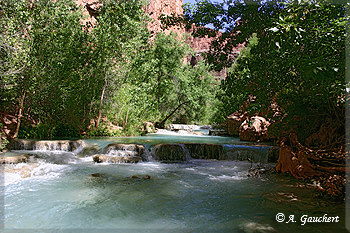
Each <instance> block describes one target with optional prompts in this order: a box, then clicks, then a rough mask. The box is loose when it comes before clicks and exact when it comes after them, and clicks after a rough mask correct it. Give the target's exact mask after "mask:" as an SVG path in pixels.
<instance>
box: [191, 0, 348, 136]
mask: <svg viewBox="0 0 350 233" xmlns="http://www.w3.org/2000/svg"><path fill="white" fill-rule="evenodd" d="M203 9H206V10H209V11H210V12H211V13H205V14H204V12H205V10H203ZM210 9H215V10H210ZM345 10H346V5H345V4H333V2H332V1H318V2H317V3H314V2H313V1H303V2H300V1H298V2H296V1H288V2H282V1H276V2H266V1H254V2H250V1H244V2H243V1H238V0H237V1H227V2H226V3H222V4H212V3H211V2H209V1H207V2H204V3H201V4H199V5H198V6H197V7H196V8H192V9H191V10H190V11H187V15H186V17H187V19H189V20H191V22H195V23H196V22H197V21H198V22H201V24H202V25H206V24H209V23H211V24H213V25H215V26H216V27H217V29H221V30H223V33H222V35H221V36H219V38H218V39H217V40H215V42H214V43H213V47H212V51H211V52H210V53H209V54H208V55H207V60H208V61H209V62H210V63H212V64H214V68H215V69H218V70H220V69H221V68H222V67H230V66H232V68H231V71H230V72H229V75H228V77H227V78H226V80H225V81H224V82H223V83H222V86H221V87H222V91H221V92H220V93H219V98H220V99H221V105H220V111H221V112H220V113H219V117H218V118H220V119H221V120H223V119H224V117H225V116H227V115H228V114H230V113H233V112H234V111H236V110H238V109H239V108H240V106H242V105H243V104H244V103H245V102H246V101H247V100H248V99H249V97H251V96H255V98H256V99H255V101H253V102H251V104H250V105H249V107H248V108H247V109H246V110H247V111H248V113H250V114H256V113H260V114H261V113H266V112H267V110H268V109H269V108H270V106H271V104H273V103H277V104H278V106H279V108H280V110H281V111H282V114H283V115H284V116H285V118H284V120H283V123H280V125H279V132H280V133H281V132H283V130H285V131H288V130H290V129H293V130H295V131H296V132H297V134H298V138H299V139H301V141H303V140H304V139H305V138H306V137H308V136H309V135H311V134H312V133H314V132H316V131H317V130H318V129H319V128H320V125H321V124H323V123H324V122H325V120H326V119H333V121H334V122H338V123H337V126H336V128H335V131H337V132H338V133H339V135H344V120H343V119H344V104H345V79H344V77H345V38H346V33H345V23H346V22H347V20H348V16H346V14H345ZM203 15H204V16H203ZM200 16H202V17H200ZM206 16H208V17H206ZM209 16H210V17H209ZM197 33H198V32H197ZM249 38H250V39H249ZM242 43H246V49H245V50H243V51H242V52H241V54H240V56H239V57H238V59H237V60H236V63H233V62H234V60H233V59H232V56H230V54H232V51H233V49H234V48H235V46H237V45H238V44H242ZM231 64H232V65H231ZM270 113H271V112H270ZM267 117H272V115H267ZM220 119H219V120H220Z"/></svg>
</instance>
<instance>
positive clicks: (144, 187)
mask: <svg viewBox="0 0 350 233" xmlns="http://www.w3.org/2000/svg"><path fill="white" fill-rule="evenodd" d="M21 143H22V144H20V145H21V146H19V147H18V148H14V149H17V150H12V151H10V152H7V153H5V154H2V155H1V156H3V157H5V156H10V157H11V156H13V157H16V156H18V155H19V154H26V156H27V158H28V161H27V162H26V163H18V164H3V165H2V169H3V172H2V176H1V179H2V183H3V185H2V186H1V189H2V190H1V191H2V192H1V195H2V200H3V206H4V208H3V223H4V232H78V231H80V232H141V231H142V232H300V231H303V232H312V233H314V232H345V222H344V221H345V208H344V206H343V204H342V203H336V202H334V203H333V202H330V201H326V200H324V199H322V198H318V197H317V192H316V191H315V188H314V187H313V186H312V185H311V184H307V183H305V182H302V181H298V180H296V179H294V178H292V177H290V176H288V175H281V174H276V173H268V174H264V175H260V176H247V174H248V170H249V169H250V168H251V166H253V167H255V166H257V165H258V163H261V162H262V163H263V165H264V167H266V168H272V167H273V166H274V163H270V162H269V160H271V159H269V156H270V154H271V153H272V152H271V148H272V147H271V146H268V145H261V144H252V143H246V142H240V141H239V139H237V138H230V137H218V136H215V137H214V136H190V135H164V134H163V135H160V134H154V135H149V136H143V137H130V138H104V139H88V140H84V141H79V143H80V144H79V143H78V144H79V145H76V144H74V143H75V142H74V143H73V144H74V146H72V145H73V144H64V143H63V142H59V143H58V142H57V141H56V142H55V141H53V142H52V141H50V142H48V141H47V142H44V143H43V142H36V141H34V142H33V141H29V142H26V143H27V144H26V145H27V147H26V146H24V144H25V143H23V142H21ZM135 143H137V144H138V145H144V147H145V149H144V151H143V152H142V154H143V155H140V154H139V155H140V156H141V157H142V161H140V162H138V163H111V162H102V163H95V162H94V160H93V156H94V155H95V154H103V155H106V154H109V155H113V156H126V155H128V156H129V155H130V154H132V155H134V154H133V153H134V152H135V151H136V150H130V151H131V152H130V151H129V150H127V149H125V148H124V147H123V148H121V149H120V150H118V151H116V150H115V148H116V147H115V146H114V147H113V148H114V149H111V148H112V147H108V145H110V144H114V145H115V144H123V145H129V146H130V144H135ZM28 145H29V146H28ZM54 145H55V146H54ZM58 145H59V146H58ZM159 145H170V147H169V148H170V149H173V148H177V149H176V150H179V153H184V155H185V157H183V158H184V159H180V160H181V161H177V160H178V159H176V158H177V157H176V155H175V157H174V155H172V156H171V157H170V158H164V154H165V156H166V154H168V153H173V152H169V151H168V149H169V148H168V149H166V148H167V146H165V147H164V148H165V149H162V150H161V151H162V152H156V151H157V149H155V148H156V147H157V146H159ZM206 145H214V146H209V147H208V146H206ZM214 147H215V149H212V148H214ZM87 148H90V149H87ZM108 148H109V149H108ZM128 148H129V147H128ZM202 148H207V149H202ZM158 150H160V149H158ZM181 151H182V152H181ZM208 151H210V152H208ZM218 151H219V152H218ZM135 153H136V152H135ZM156 153H161V154H162V155H156ZM206 153H210V154H211V156H212V157H211V158H209V159H208V158H205V157H204V158H202V157H201V156H200V155H203V154H206ZM162 156H163V157H162ZM270 157H271V156H270ZM272 157H273V156H272ZM159 158H163V160H164V161H160V160H159ZM174 158H175V159H174ZM181 158H182V157H181ZM247 158H248V159H250V160H254V161H252V162H254V163H252V162H249V161H240V160H245V159H247ZM172 159H174V161H171V160H172ZM273 160H276V159H275V158H274V159H273ZM278 213H284V214H285V216H286V218H287V219H288V216H289V215H295V222H294V223H288V224H286V223H285V222H283V223H279V222H277V221H276V214H278ZM324 214H327V215H328V216H339V220H340V222H338V223H306V224H305V225H303V226H302V225H301V221H300V218H301V217H302V215H309V216H323V215H324ZM287 219H286V221H287Z"/></svg>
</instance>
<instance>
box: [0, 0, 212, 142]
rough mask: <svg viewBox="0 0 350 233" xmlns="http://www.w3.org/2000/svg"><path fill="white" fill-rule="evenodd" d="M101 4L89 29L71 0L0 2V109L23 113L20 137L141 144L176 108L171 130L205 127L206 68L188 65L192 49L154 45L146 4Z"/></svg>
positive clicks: (170, 42)
mask: <svg viewBox="0 0 350 233" xmlns="http://www.w3.org/2000/svg"><path fill="white" fill-rule="evenodd" d="M102 3H103V6H102V7H101V8H100V9H98V15H97V16H96V17H95V19H96V21H95V23H94V25H92V24H91V23H89V22H88V23H83V22H85V21H84V16H83V13H82V12H83V9H82V8H81V7H78V6H77V5H76V2H75V1H74V0H60V1H51V0H36V1H26V0H19V1H17V0H0V19H1V20H0V55H1V56H0V77H1V79H0V85H1V89H0V90H1V93H0V94H1V95H0V98H1V101H0V107H1V109H4V110H6V111H9V112H15V113H16V114H18V115H20V114H19V113H20V112H22V115H23V121H22V126H21V127H20V132H19V137H23V138H38V139H44V138H63V137H79V136H80V135H81V134H83V133H88V134H89V135H91V136H101V135H107V136H117V135H120V134H126V135H136V134H140V133H141V132H142V128H143V124H144V122H145V121H152V122H156V121H161V120H163V119H164V118H166V117H167V116H169V114H170V113H171V112H172V111H174V109H175V108H176V106H180V107H181V108H179V109H177V110H176V111H175V112H174V113H173V114H170V116H171V119H170V117H169V121H170V120H171V121H175V120H178V121H179V119H185V120H184V121H186V122H189V121H193V120H194V119H195V120H196V121H197V122H199V121H201V120H202V119H206V121H207V120H208V119H209V117H208V116H207V115H208V114H207V113H209V112H210V114H212V112H213V111H212V110H211V111H207V110H205V109H209V108H211V109H213V108H212V107H210V106H209V105H210V103H211V102H212V100H213V98H214V95H215V90H213V89H214V88H212V87H211V85H212V84H211V83H210V81H209V79H210V76H209V74H208V73H207V69H208V68H207V67H206V66H205V65H204V64H198V65H197V66H196V67H193V68H192V67H190V66H188V65H185V64H184V62H183V61H184V58H185V57H186V56H188V54H189V53H190V51H189V48H188V46H185V44H184V43H183V42H180V41H179V39H178V38H177V39H176V38H175V37H174V36H167V35H164V34H159V35H158V36H157V37H156V39H155V41H151V40H150V33H149V31H148V29H147V22H148V20H149V19H148V16H147V15H145V14H144V10H143V6H144V4H145V1H139V0H132V1H130V0H129V1H124V0H105V1H102ZM212 86H213V85H212ZM208 93H209V94H208ZM102 116H107V117H108V121H109V122H113V124H115V125H119V126H122V127H123V128H124V132H122V133H121V132H111V131H110V130H109V129H108V127H107V125H104V123H101V124H100V125H99V123H100V120H101V118H102ZM91 119H97V121H95V122H98V123H97V124H96V125H97V126H96V125H95V126H91V125H90V120H91ZM29 122H30V123H29ZM33 125H35V126H33Z"/></svg>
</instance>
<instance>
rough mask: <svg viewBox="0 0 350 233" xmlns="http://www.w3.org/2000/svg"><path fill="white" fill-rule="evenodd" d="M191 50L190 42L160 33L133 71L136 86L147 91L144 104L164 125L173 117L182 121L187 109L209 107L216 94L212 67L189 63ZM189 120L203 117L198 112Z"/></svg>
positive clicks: (199, 119) (161, 124) (135, 64)
mask: <svg viewBox="0 0 350 233" xmlns="http://www.w3.org/2000/svg"><path fill="white" fill-rule="evenodd" d="M189 53H190V50H189V47H188V45H186V44H184V42H183V41H180V40H179V38H177V37H176V36H175V35H173V34H171V35H166V34H163V33H159V34H158V35H157V36H156V38H155V40H154V43H153V44H152V47H151V48H150V49H149V50H147V51H145V53H144V54H143V56H140V58H139V60H137V61H136V62H135V63H134V66H133V69H132V71H131V73H130V78H131V80H133V83H134V85H136V86H139V87H141V89H142V90H144V91H145V92H146V93H147V94H146V96H147V97H146V98H147V100H145V102H144V103H146V105H144V107H146V108H147V109H148V111H149V110H152V111H154V112H157V115H158V118H157V121H158V126H160V127H164V124H165V122H166V121H167V120H169V119H173V120H176V119H177V120H179V119H180V118H181V116H184V115H185V113H184V110H185V109H186V112H187V114H189V113H190V112H192V111H199V109H200V108H201V107H203V108H208V106H207V103H208V102H210V101H211V100H210V99H211V98H212V96H213V95H214V94H215V90H214V88H215V86H214V85H211V81H210V80H211V77H210V75H209V73H208V72H207V70H208V68H207V67H206V66H205V65H204V64H202V63H199V64H198V65H197V66H195V67H191V66H190V65H189V64H185V61H184V58H185V57H186V56H188V55H189ZM191 109H192V110H191ZM202 117H204V115H202ZM188 119H191V120H193V119H197V120H198V121H201V120H202V119H201V117H199V116H198V115H197V116H196V117H195V114H193V115H192V116H191V117H188ZM188 121H190V120H188ZM182 123H187V122H182Z"/></svg>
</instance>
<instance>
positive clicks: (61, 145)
mask: <svg viewBox="0 0 350 233" xmlns="http://www.w3.org/2000/svg"><path fill="white" fill-rule="evenodd" d="M85 146H86V144H85V142H84V141H82V140H54V141H47V140H41V141H38V140H26V139H15V140H13V142H12V143H11V146H10V148H11V149H12V150H43V151H76V150H78V149H81V148H83V147H85Z"/></svg>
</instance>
